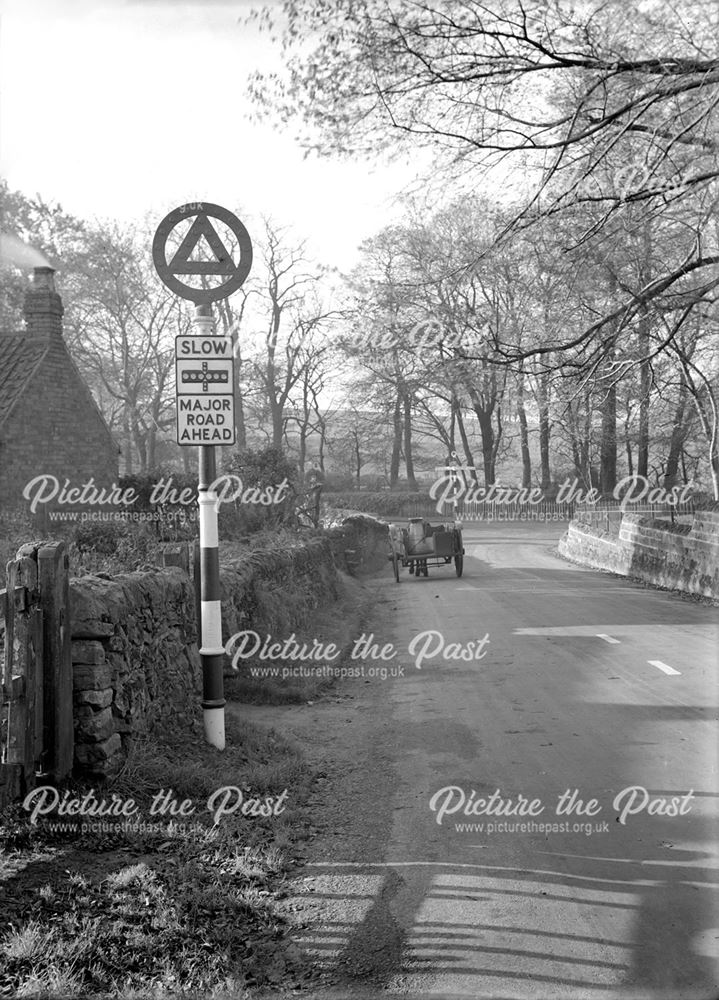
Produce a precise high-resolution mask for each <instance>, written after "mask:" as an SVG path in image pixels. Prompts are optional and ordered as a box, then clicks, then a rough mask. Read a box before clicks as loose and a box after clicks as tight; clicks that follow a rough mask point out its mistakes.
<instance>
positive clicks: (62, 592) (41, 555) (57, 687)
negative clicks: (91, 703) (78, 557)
mask: <svg viewBox="0 0 719 1000" xmlns="http://www.w3.org/2000/svg"><path fill="white" fill-rule="evenodd" d="M37 564H38V582H39V588H40V600H41V603H42V614H43V639H44V664H43V671H42V672H43V706H44V727H43V751H44V753H43V756H42V758H41V760H40V767H41V770H42V773H43V774H45V775H52V777H53V779H54V780H55V781H59V780H60V779H61V778H64V777H65V776H66V775H68V774H70V772H71V771H72V765H73V753H74V746H75V736H74V728H73V710H72V708H73V706H72V660H71V657H70V574H69V559H68V554H67V550H66V547H65V543H64V542H49V543H47V544H45V545H42V546H41V547H40V548H39V550H38V553H37Z"/></svg>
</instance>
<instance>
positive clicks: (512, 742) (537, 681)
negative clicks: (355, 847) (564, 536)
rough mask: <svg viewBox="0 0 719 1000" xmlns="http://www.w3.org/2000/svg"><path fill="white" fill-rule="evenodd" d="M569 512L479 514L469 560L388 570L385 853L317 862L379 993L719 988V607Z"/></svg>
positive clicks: (586, 994) (641, 992)
mask: <svg viewBox="0 0 719 1000" xmlns="http://www.w3.org/2000/svg"><path fill="white" fill-rule="evenodd" d="M562 530H563V526H562V525H538V524H534V525H526V526H524V525H521V524H517V523H510V524H501V523H498V524H492V525H488V524H475V525H467V526H465V531H464V535H465V547H466V559H465V572H464V576H463V577H462V578H461V579H458V578H457V577H456V575H455V572H454V567H453V566H447V567H443V568H441V569H433V568H430V575H429V577H428V578H426V579H425V578H422V577H420V578H415V577H412V576H409V575H408V573H407V571H406V570H404V571H403V572H402V574H401V582H400V584H399V585H397V584H395V582H394V580H393V579H392V576H391V572H388V573H387V575H386V576H383V577H382V578H381V579H380V580H379V581H378V586H379V587H380V588H381V590H382V592H383V593H384V595H385V596H386V597H388V598H389V599H390V600H391V601H392V606H393V608H394V607H396V611H393V614H392V616H391V618H390V620H389V621H390V624H389V625H388V626H387V628H389V630H390V634H389V635H386V634H385V633H383V635H382V641H383V642H384V641H386V640H387V639H389V640H391V642H392V643H393V644H394V646H395V647H396V649H397V650H398V655H397V657H396V658H395V659H394V660H393V661H392V664H393V665H394V666H396V664H397V663H401V665H402V667H403V670H404V676H401V677H397V678H395V679H394V680H389V681H387V682H386V683H385V684H384V685H383V698H382V711H384V712H386V713H387V717H388V719H389V720H390V732H391V736H390V738H389V745H388V746H386V747H385V751H386V754H387V767H390V766H391V768H392V769H393V773H394V775H395V778H394V780H393V783H392V789H393V791H392V796H391V797H392V803H391V811H390V820H389V822H388V828H387V830H386V833H385V837H384V840H385V842H384V844H383V845H382V850H381V851H379V852H377V851H374V852H370V854H371V857H372V858H375V859H376V861H372V860H369V859H368V860H367V862H362V863H355V862H352V861H349V860H348V861H346V863H345V861H344V860H343V859H342V858H337V857H335V858H334V859H332V860H331V861H328V862H327V863H326V864H325V865H323V864H319V865H318V866H316V867H315V868H314V869H313V871H314V872H315V877H318V878H319V879H320V880H321V879H322V878H327V879H329V880H330V881H328V882H326V884H325V886H324V888H325V890H326V891H327V895H328V896H331V897H332V898H333V899H334V900H335V903H337V901H338V900H342V899H344V901H345V902H346V903H347V909H346V913H347V914H349V913H352V914H353V917H352V920H351V923H352V927H349V926H348V925H349V923H350V921H349V918H346V919H344V920H343V919H342V914H341V913H340V914H339V915H338V916H337V912H336V911H335V915H336V917H337V919H336V926H334V927H333V926H332V923H331V922H330V923H329V924H327V925H326V926H325V928H324V933H325V934H326V935H329V938H330V940H331V936H332V934H333V933H335V934H340V935H341V934H344V933H351V935H352V936H353V937H354V939H355V945H357V942H359V945H360V951H361V952H362V953H363V954H364V955H365V956H366V957H367V963H366V968H365V970H364V971H365V972H366V973H367V979H366V980H365V982H364V985H363V987H362V989H363V995H372V996H374V995H377V996H381V995H386V994H388V993H389V994H395V993H397V994H399V993H403V994H405V995H409V996H412V997H414V996H417V997H429V996H447V997H450V996H466V997H477V998H492V1000H501V998H525V997H527V998H529V997H531V998H535V997H536V998H540V997H541V998H545V997H547V998H559V997H561V998H567V1000H569V998H572V1000H574V998H580V997H581V998H595V997H597V998H599V997H602V998H613V997H622V998H630V997H631V998H635V997H636V998H644V997H652V998H655V997H661V998H666V1000H669V998H672V1000H680V998H681V1000H684V998H686V1000H688V998H707V1000H708V998H714V997H717V996H719V971H718V965H719V905H718V903H717V888H718V885H719V877H718V876H719V870H718V869H719V851H718V846H717V836H718V835H719V809H718V801H719V788H718V781H717V773H718V767H717V764H718V743H717V717H718V708H717V706H718V704H719V702H718V701H717V695H718V692H717V664H718V660H719V644H718V642H717V639H718V637H719V628H718V614H719V612H718V611H717V609H716V608H714V607H711V606H708V605H707V604H701V603H697V602H694V601H691V600H688V599H686V598H682V597H681V596H679V595H676V594H669V593H666V592H660V591H657V590H654V589H651V588H649V587H643V586H641V585H638V584H634V583H631V582H629V581H627V580H623V579H620V578H617V577H614V576H610V575H607V574H603V573H600V572H595V571H591V570H586V569H583V568H580V567H577V566H574V565H571V564H569V563H567V562H565V561H563V560H562V559H560V558H559V557H558V556H557V555H556V542H557V539H558V538H559V536H560V534H561V532H562ZM428 632H429V633H431V634H430V635H429V636H428V635H424V637H423V638H421V639H417V636H418V635H420V634H422V633H428ZM487 637H488V640H487ZM413 641H414V646H412V643H413ZM430 642H431V643H432V644H433V645H434V646H435V648H439V646H440V643H441V645H442V651H441V652H439V653H437V655H434V656H432V657H431V658H427V659H425V660H424V662H421V665H420V669H418V668H417V665H416V659H417V656H416V654H417V651H418V647H423V646H424V644H425V643H430ZM472 642H474V643H475V647H474V650H473V653H474V654H476V653H477V652H479V653H481V654H482V655H481V656H480V657H479V658H471V659H459V658H454V657H450V656H449V655H446V654H448V653H452V654H454V655H455V656H457V655H458V654H459V652H460V650H461V649H463V650H465V652H466V655H468V656H469V655H470V653H469V652H468V651H469V650H470V646H469V644H470V643H472ZM451 644H459V647H457V645H455V646H454V648H453V647H452V646H451ZM427 648H428V651H429V652H432V650H431V649H430V648H429V647H427ZM410 649H412V650H413V652H412V654H411V653H410ZM390 757H391V760H390V759H389V758H390ZM562 796H563V798H562ZM482 799H483V800H484V806H482V805H481V803H480V804H479V805H478V806H477V809H476V812H474V813H473V811H472V808H471V806H473V805H474V804H476V803H478V801H479V800H482ZM592 800H594V801H592ZM560 801H561V802H562V803H563V805H564V806H565V811H564V814H562V815H559V814H558V808H560V807H559V803H560ZM462 803H464V804H462ZM530 803H533V805H531V810H532V812H533V815H532V814H528V812H527V810H528V809H529V808H530ZM468 805H469V807H468ZM522 811H524V814H522ZM672 812H674V813H675V815H671V813H672ZM622 819H623V820H624V821H623V822H622V821H621V820H622ZM357 821H358V822H359V821H361V817H360V818H358V820H357ZM459 824H468V825H465V826H464V827H462V826H460V825H459ZM472 824H474V825H472ZM480 824H484V825H483V826H481V825H480ZM489 824H493V826H492V827H491V828H490V826H489ZM521 824H525V827H524V828H522V827H521ZM532 824H534V825H532ZM559 824H563V825H562V826H561V827H560V825H559ZM315 891H319V892H320V893H321V892H322V885H321V884H319V883H318V884H316V886H315ZM353 894H355V896H356V898H355V899H354V903H355V908H354V909H352V907H351V905H350V904H351V903H352V897H353ZM358 907H359V909H358ZM357 914H359V916H357ZM343 925H344V926H343ZM356 951H357V947H355V952H356ZM375 953H376V960H374V959H373V957H372V956H373V955H374V954H375ZM370 982H371V983H372V987H371V989H370ZM358 989H359V987H358ZM368 991H369V992H368Z"/></svg>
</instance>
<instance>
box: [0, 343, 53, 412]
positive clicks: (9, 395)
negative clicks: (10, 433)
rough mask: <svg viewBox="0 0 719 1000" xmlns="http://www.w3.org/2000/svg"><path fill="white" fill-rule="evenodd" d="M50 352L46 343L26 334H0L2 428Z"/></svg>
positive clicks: (0, 410)
mask: <svg viewBox="0 0 719 1000" xmlns="http://www.w3.org/2000/svg"><path fill="white" fill-rule="evenodd" d="M49 348H50V345H49V344H48V342H47V341H41V340H33V339H32V338H31V337H28V336H27V335H26V334H24V333H0V426H2V424H3V423H4V421H5V419H6V417H7V416H9V414H10V411H11V410H12V408H13V407H14V405H15V403H16V402H17V401H18V399H19V398H20V397H21V396H22V394H23V391H24V389H25V387H26V386H27V384H28V382H29V381H30V379H31V378H32V376H33V374H34V373H35V371H36V369H37V367H38V365H40V363H41V362H42V359H43V357H44V356H45V354H46V353H47V352H48V350H49Z"/></svg>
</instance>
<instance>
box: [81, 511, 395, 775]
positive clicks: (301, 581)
mask: <svg viewBox="0 0 719 1000" xmlns="http://www.w3.org/2000/svg"><path fill="white" fill-rule="evenodd" d="M177 548H178V546H174V549H175V550H177ZM387 549H388V543H387V525H386V524H384V522H381V521H376V520H374V519H373V518H370V517H364V516H358V517H352V518H349V519H348V520H347V521H346V522H345V523H344V524H343V525H341V526H339V527H338V528H336V529H332V530H331V531H328V532H327V533H326V534H325V535H323V536H321V537H317V538H313V539H310V540H308V541H305V542H303V543H301V544H297V545H296V546H294V547H291V548H287V547H286V548H278V549H255V550H253V551H252V552H251V553H249V554H248V553H247V551H246V550H239V549H237V550H235V551H236V554H235V555H233V547H232V545H229V544H228V545H224V546H221V550H220V551H221V559H222V565H221V566H220V583H221V595H222V634H223V637H224V638H225V641H227V640H228V639H229V638H230V637H231V636H232V635H234V634H235V633H237V632H239V631H241V630H243V629H249V628H251V629H253V630H255V631H257V632H259V633H261V634H262V633H266V634H269V635H275V636H278V637H279V636H289V634H290V633H291V632H292V631H293V629H297V628H299V627H301V626H302V625H304V624H305V623H306V622H307V620H308V619H309V618H310V616H311V615H312V613H313V612H314V611H315V610H316V609H318V608H319V607H322V606H326V605H327V604H330V603H332V602H333V601H335V600H337V598H338V597H339V596H340V578H339V575H338V569H340V570H343V571H345V570H348V569H349V570H350V571H351V572H372V571H374V570H375V569H378V568H380V567H382V566H384V565H386V563H387ZM170 558H171V560H172V561H174V562H177V563H179V564H180V565H179V566H177V567H174V566H173V567H171V568H166V569H164V570H156V571H153V572H147V573H139V572H138V573H127V574H123V575H121V576H117V577H114V578H109V577H104V576H88V577H82V578H81V579H77V580H72V581H71V583H70V606H71V608H72V619H71V630H72V663H73V686H74V696H73V697H74V720H75V764H76V768H77V769H78V770H79V771H81V772H84V773H89V774H92V775H96V776H99V775H103V774H110V773H112V772H113V771H114V770H116V769H117V767H119V766H120V764H121V763H122V761H123V760H124V758H125V756H126V754H127V752H128V750H129V748H130V746H131V741H132V738H133V736H134V735H138V734H144V733H151V732H152V731H153V730H154V729H155V728H156V727H158V726H167V725H171V726H173V727H178V726H180V727H184V726H190V725H191V724H192V721H193V719H199V710H198V709H199V703H200V697H201V666H200V657H199V650H198V644H197V618H196V607H197V605H196V594H195V588H194V585H193V583H192V576H191V575H188V573H187V572H186V571H185V570H184V569H183V568H181V567H182V566H183V565H185V566H187V565H188V561H187V559H186V556H185V554H184V553H182V552H179V551H173V552H172V553H171V556H170ZM229 663H230V660H229V657H228V667H229Z"/></svg>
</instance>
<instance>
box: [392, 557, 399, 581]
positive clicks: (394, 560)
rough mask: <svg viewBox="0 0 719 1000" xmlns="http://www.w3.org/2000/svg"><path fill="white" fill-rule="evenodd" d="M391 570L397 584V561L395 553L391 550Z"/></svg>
mask: <svg viewBox="0 0 719 1000" xmlns="http://www.w3.org/2000/svg"><path fill="white" fill-rule="evenodd" d="M392 569H393V570H394V578H395V582H396V583H399V559H398V558H397V553H396V552H395V551H394V550H392Z"/></svg>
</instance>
